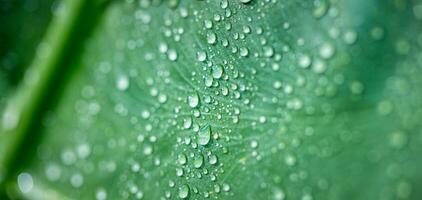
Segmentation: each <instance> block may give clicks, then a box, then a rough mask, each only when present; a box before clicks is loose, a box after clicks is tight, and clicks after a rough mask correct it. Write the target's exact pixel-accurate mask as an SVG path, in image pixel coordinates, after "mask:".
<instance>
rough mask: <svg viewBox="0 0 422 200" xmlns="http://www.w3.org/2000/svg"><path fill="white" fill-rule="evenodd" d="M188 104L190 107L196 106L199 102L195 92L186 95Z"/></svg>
mask: <svg viewBox="0 0 422 200" xmlns="http://www.w3.org/2000/svg"><path fill="white" fill-rule="evenodd" d="M188 104H189V106H190V107H191V108H196V107H197V106H198V104H199V96H198V94H197V93H194V94H192V95H190V96H188Z"/></svg>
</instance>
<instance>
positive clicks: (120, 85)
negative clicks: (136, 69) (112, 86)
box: [116, 75, 129, 91]
mask: <svg viewBox="0 0 422 200" xmlns="http://www.w3.org/2000/svg"><path fill="white" fill-rule="evenodd" d="M116 87H117V89H118V90H121V91H124V90H126V89H127V88H128V87H129V78H128V77H127V76H125V75H121V76H119V77H118V78H117V81H116Z"/></svg>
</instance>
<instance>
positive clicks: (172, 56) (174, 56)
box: [167, 49, 177, 61]
mask: <svg viewBox="0 0 422 200" xmlns="http://www.w3.org/2000/svg"><path fill="white" fill-rule="evenodd" d="M167 57H168V59H169V60H171V61H175V60H177V52H176V50H174V49H170V50H168V52H167Z"/></svg>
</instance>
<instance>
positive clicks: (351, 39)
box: [343, 30, 358, 44]
mask: <svg viewBox="0 0 422 200" xmlns="http://www.w3.org/2000/svg"><path fill="white" fill-rule="evenodd" d="M357 38H358V34H357V33H356V31H353V30H349V31H347V32H345V33H344V35H343V40H344V42H345V43H346V44H354V43H355V42H356V40H357Z"/></svg>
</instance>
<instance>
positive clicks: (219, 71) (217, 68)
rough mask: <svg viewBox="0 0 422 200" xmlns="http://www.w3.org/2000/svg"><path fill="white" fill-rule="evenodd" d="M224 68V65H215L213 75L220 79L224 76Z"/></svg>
mask: <svg viewBox="0 0 422 200" xmlns="http://www.w3.org/2000/svg"><path fill="white" fill-rule="evenodd" d="M223 72H224V68H223V66H222V65H220V64H218V65H214V66H213V67H212V77H214V78H216V79H219V78H221V76H223Z"/></svg>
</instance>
